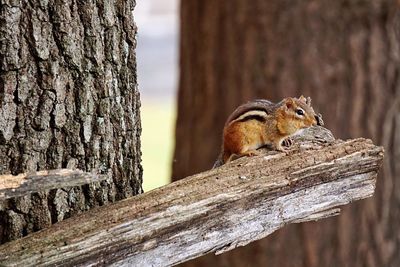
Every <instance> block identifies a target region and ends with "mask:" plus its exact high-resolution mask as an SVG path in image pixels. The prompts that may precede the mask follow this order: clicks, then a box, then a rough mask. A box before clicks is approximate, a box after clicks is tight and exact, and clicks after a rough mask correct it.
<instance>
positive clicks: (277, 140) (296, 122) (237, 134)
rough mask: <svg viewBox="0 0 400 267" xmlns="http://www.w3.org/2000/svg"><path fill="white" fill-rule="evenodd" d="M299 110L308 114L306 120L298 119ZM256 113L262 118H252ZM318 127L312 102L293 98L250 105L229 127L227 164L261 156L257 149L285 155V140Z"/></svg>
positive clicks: (225, 136)
mask: <svg viewBox="0 0 400 267" xmlns="http://www.w3.org/2000/svg"><path fill="white" fill-rule="evenodd" d="M297 108H301V109H303V110H304V116H298V115H296V109H297ZM254 113H257V114H258V115H257V116H254V115H252V114H254ZM245 114H249V115H248V116H246V115H245ZM260 117H262V118H263V119H264V120H265V121H263V120H261V119H260ZM239 118H241V119H239ZM316 124H317V120H316V115H315V112H314V110H313V108H312V107H311V99H310V98H305V97H303V96H301V97H300V98H291V97H289V98H285V99H284V100H282V101H281V102H279V103H277V104H273V103H272V102H269V101H267V100H264V101H263V100H256V101H254V102H248V103H246V104H244V105H242V106H240V107H239V108H237V109H236V110H235V111H234V112H233V113H232V114H231V116H229V118H228V120H227V122H226V123H225V127H224V133H223V149H222V150H223V153H222V159H223V162H224V163H226V162H229V161H230V160H231V159H232V157H233V156H234V155H238V156H243V155H254V154H258V153H257V151H256V149H258V148H260V147H262V146H265V145H271V146H272V148H273V149H276V150H279V151H283V150H284V149H283V147H282V145H281V143H282V141H283V139H285V138H287V137H289V136H291V135H293V134H295V133H296V132H297V131H298V130H300V129H303V128H307V127H310V126H312V125H316Z"/></svg>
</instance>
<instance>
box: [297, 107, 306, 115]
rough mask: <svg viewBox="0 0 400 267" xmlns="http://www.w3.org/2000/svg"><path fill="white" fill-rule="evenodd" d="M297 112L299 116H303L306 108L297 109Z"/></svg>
mask: <svg viewBox="0 0 400 267" xmlns="http://www.w3.org/2000/svg"><path fill="white" fill-rule="evenodd" d="M296 114H297V115H299V116H303V115H304V110H302V109H301V108H298V109H296Z"/></svg>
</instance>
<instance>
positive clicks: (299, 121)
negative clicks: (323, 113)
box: [277, 96, 318, 135]
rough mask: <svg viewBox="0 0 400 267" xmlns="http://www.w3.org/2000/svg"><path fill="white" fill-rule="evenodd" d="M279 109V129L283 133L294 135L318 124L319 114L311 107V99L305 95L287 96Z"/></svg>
mask: <svg viewBox="0 0 400 267" xmlns="http://www.w3.org/2000/svg"><path fill="white" fill-rule="evenodd" d="M277 111H278V112H277V114H278V118H277V123H278V129H279V131H280V132H281V134H283V135H292V134H294V133H296V132H297V131H299V130H301V129H304V128H308V127H311V126H314V125H317V124H318V121H317V119H318V116H317V115H316V114H315V112H314V109H313V108H312V107H311V99H310V98H305V97H304V96H301V97H300V98H293V97H288V98H285V99H284V100H283V101H282V102H281V103H280V106H279V108H278V110H277Z"/></svg>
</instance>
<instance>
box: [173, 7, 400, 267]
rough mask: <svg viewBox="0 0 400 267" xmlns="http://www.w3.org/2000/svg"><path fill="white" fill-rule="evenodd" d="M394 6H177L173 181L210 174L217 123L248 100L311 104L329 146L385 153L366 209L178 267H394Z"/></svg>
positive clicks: (397, 63)
mask: <svg viewBox="0 0 400 267" xmlns="http://www.w3.org/2000/svg"><path fill="white" fill-rule="evenodd" d="M399 5H400V4H399V2H398V1H390V0H374V1H369V0H358V1H354V0H341V1H329V0H303V1H300V0H297V1H282V0H271V1H264V0H254V1H246V0H232V1H229V3H228V2H227V1H214V0H202V1H200V0H192V1H181V11H180V17H181V22H180V26H181V36H180V38H181V39H180V80H179V92H178V115H177V124H176V137H175V141H176V146H175V154H174V163H173V173H172V177H173V179H175V180H177V179H181V178H183V177H185V176H188V175H191V174H194V173H196V172H200V171H204V170H207V169H209V168H211V166H212V164H213V162H214V160H215V159H216V157H217V154H218V153H219V150H220V146H221V132H222V127H223V123H224V121H225V119H226V118H227V116H228V115H229V114H230V113H231V112H232V111H233V109H234V108H235V107H236V106H238V105H239V104H241V103H243V102H245V101H247V100H250V99H254V98H267V99H270V100H273V101H278V100H280V99H282V98H283V97H286V96H299V95H301V94H304V95H306V96H311V97H312V99H313V106H314V107H315V109H316V110H318V111H319V112H321V113H322V114H323V116H324V120H325V123H326V127H328V128H329V129H331V130H332V131H333V133H334V134H335V136H336V137H337V138H342V139H347V138H357V137H367V138H371V139H372V140H373V141H374V142H375V143H377V144H381V145H383V146H384V147H385V151H386V154H385V157H386V158H385V163H384V166H383V168H382V170H381V172H380V174H379V179H378V184H377V190H376V193H375V196H374V197H373V198H372V199H369V200H365V201H362V202H360V203H356V204H353V205H351V206H350V207H348V208H345V209H344V210H343V211H342V214H341V215H340V216H338V217H337V218H332V219H327V220H324V221H321V222H317V223H304V224H297V225H290V226H288V227H285V228H284V229H283V230H280V231H278V232H277V233H275V234H273V235H272V236H270V237H268V238H266V239H264V240H261V241H259V242H256V243H254V244H251V245H248V246H246V247H243V248H239V249H235V250H234V251H232V252H228V253H225V254H223V255H220V256H218V257H216V256H214V255H208V256H205V257H202V258H199V259H196V260H193V261H191V262H188V263H186V264H183V266H308V267H310V266H400V253H398V252H399V251H400V227H399V221H400V210H399V208H398V207H399V206H400V180H399V177H400V82H399V70H400V54H399V52H400V47H399V44H400V38H399V33H400V32H399V31H400V30H399V29H400V24H399V22H400V13H399ZM396 177H397V179H396Z"/></svg>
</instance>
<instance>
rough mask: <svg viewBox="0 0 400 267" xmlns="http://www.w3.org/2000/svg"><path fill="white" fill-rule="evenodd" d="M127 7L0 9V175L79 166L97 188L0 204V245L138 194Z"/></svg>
mask: <svg viewBox="0 0 400 267" xmlns="http://www.w3.org/2000/svg"><path fill="white" fill-rule="evenodd" d="M134 5H135V2H134V1H133V0H130V1H122V0H100V1H81V0H73V1H53V0H51V1H12V0H2V2H1V6H0V22H1V23H0V174H14V175H16V174H19V173H23V172H31V171H38V170H45V169H60V168H72V169H73V168H79V169H81V170H83V171H88V172H91V171H92V170H95V171H98V172H99V173H101V174H104V175H107V176H108V179H107V181H104V182H101V186H97V187H94V186H84V187H74V188H72V189H68V190H62V189H60V190H55V191H50V192H40V193H35V194H33V195H32V196H31V197H29V196H26V197H21V198H17V199H13V200H7V201H3V202H1V203H0V243H2V242H5V241H7V240H11V239H14V238H18V237H21V236H23V235H25V234H27V233H30V232H32V231H35V230H38V229H42V228H44V227H46V226H48V225H50V224H51V223H54V222H57V221H60V220H62V219H64V218H66V217H69V216H71V215H72V214H75V213H79V212H81V211H83V210H87V209H89V208H92V207H95V206H98V205H103V204H105V203H108V202H110V201H111V202H112V201H115V200H118V199H123V198H126V197H128V196H132V195H135V194H138V193H140V192H142V189H141V180H142V177H141V173H142V170H141V166H140V140H139V136H140V130H141V126H140V116H139V95H138V91H137V81H136V61H135V47H136V40H135V35H136V26H135V24H134V22H133V17H132V10H133V8H134Z"/></svg>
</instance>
